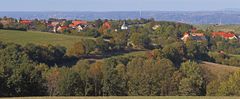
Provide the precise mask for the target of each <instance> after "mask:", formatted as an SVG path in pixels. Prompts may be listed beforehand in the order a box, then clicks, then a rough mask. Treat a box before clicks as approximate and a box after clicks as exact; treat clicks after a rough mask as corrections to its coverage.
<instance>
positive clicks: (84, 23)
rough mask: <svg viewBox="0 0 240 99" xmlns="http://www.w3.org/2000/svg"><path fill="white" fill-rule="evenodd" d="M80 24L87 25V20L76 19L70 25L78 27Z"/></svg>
mask: <svg viewBox="0 0 240 99" xmlns="http://www.w3.org/2000/svg"><path fill="white" fill-rule="evenodd" d="M79 25H87V21H81V20H75V21H72V23H71V24H70V25H69V27H71V28H77V27H78V26H79Z"/></svg>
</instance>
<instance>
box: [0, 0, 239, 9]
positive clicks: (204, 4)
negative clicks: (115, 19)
mask: <svg viewBox="0 0 240 99" xmlns="http://www.w3.org/2000/svg"><path fill="white" fill-rule="evenodd" d="M0 3H1V5H0V11H136V10H143V11H144V10H148V11H149V10H154V11H173V10H181V11H182V10H184V11H200V10H201V11H202V10H204V11H206V10H222V9H226V8H238V9H240V0H1V1H0Z"/></svg>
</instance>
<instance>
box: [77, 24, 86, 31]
mask: <svg viewBox="0 0 240 99" xmlns="http://www.w3.org/2000/svg"><path fill="white" fill-rule="evenodd" d="M83 28H84V27H83V26H81V25H78V26H77V28H76V29H77V31H78V32H80V31H82V30H83Z"/></svg>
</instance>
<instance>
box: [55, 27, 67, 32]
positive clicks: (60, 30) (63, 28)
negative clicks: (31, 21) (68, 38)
mask: <svg viewBox="0 0 240 99" xmlns="http://www.w3.org/2000/svg"><path fill="white" fill-rule="evenodd" d="M67 29H68V27H67V26H58V28H57V32H63V31H64V30H67Z"/></svg>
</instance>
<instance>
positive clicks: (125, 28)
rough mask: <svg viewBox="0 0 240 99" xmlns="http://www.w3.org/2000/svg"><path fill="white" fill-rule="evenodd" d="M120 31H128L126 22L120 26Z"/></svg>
mask: <svg viewBox="0 0 240 99" xmlns="http://www.w3.org/2000/svg"><path fill="white" fill-rule="evenodd" d="M121 29H122V30H127V29H128V26H127V25H126V22H124V23H123V25H122V26H121Z"/></svg>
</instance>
